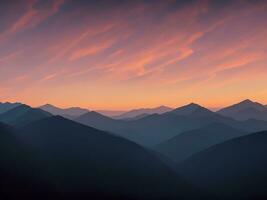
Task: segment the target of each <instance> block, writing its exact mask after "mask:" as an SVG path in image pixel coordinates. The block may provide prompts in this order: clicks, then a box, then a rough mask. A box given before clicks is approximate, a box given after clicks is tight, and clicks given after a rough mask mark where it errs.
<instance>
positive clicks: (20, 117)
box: [0, 104, 52, 127]
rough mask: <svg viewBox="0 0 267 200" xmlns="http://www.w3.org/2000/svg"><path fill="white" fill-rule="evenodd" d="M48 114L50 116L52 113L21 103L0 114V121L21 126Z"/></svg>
mask: <svg viewBox="0 0 267 200" xmlns="http://www.w3.org/2000/svg"><path fill="white" fill-rule="evenodd" d="M49 116H52V114H50V113H48V112H46V111H43V110H41V109H39V108H32V107H30V106H28V105H25V104H21V105H19V106H16V107H15V108H13V109H10V110H8V111H6V112H4V113H2V114H0V122H3V123H6V124H9V125H12V126H15V127H21V126H24V125H27V124H30V123H32V122H34V121H38V120H40V119H44V118H46V117H49Z"/></svg>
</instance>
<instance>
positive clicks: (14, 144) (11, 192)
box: [0, 123, 48, 200]
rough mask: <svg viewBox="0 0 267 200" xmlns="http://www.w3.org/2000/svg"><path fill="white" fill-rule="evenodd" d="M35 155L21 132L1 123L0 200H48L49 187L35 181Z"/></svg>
mask: <svg viewBox="0 0 267 200" xmlns="http://www.w3.org/2000/svg"><path fill="white" fill-rule="evenodd" d="M33 155H34V152H31V151H30V150H29V148H28V143H27V142H26V143H25V142H24V140H23V135H22V134H21V133H20V132H18V131H17V130H15V129H13V128H12V127H9V126H8V125H5V124H2V123H0V163H1V165H0V199H10V200H15V199H36V198H35V197H36V196H37V195H38V193H41V195H38V197H39V198H37V199H47V194H48V193H47V192H48V187H46V186H45V185H43V184H42V183H41V181H34V180H35V179H34V174H35V173H38V172H37V171H36V169H34V168H33V167H34V164H33V163H32V160H33V157H34V156H33Z"/></svg>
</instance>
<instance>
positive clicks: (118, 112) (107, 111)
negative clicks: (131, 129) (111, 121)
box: [95, 110, 126, 117]
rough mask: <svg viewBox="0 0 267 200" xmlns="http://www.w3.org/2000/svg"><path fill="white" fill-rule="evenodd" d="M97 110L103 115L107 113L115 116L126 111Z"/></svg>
mask: <svg viewBox="0 0 267 200" xmlns="http://www.w3.org/2000/svg"><path fill="white" fill-rule="evenodd" d="M95 112H98V113H100V114H101V115H105V116H108V117H115V116H118V115H121V114H123V113H125V112H126V111H125V110H96V111H95Z"/></svg>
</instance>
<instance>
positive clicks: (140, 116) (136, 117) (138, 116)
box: [121, 113, 149, 121]
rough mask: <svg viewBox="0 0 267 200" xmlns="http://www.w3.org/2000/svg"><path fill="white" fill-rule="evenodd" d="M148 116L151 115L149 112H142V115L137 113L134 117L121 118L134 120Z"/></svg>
mask: <svg viewBox="0 0 267 200" xmlns="http://www.w3.org/2000/svg"><path fill="white" fill-rule="evenodd" d="M147 116H149V114H145V113H144V114H141V115H137V116H135V117H132V118H123V119H121V120H123V121H134V120H138V119H142V118H144V117H147Z"/></svg>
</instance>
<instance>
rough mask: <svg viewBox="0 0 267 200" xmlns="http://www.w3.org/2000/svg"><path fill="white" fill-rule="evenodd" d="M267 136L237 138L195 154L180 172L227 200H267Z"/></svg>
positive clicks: (189, 179)
mask: <svg viewBox="0 0 267 200" xmlns="http://www.w3.org/2000/svg"><path fill="white" fill-rule="evenodd" d="M266 152H267V132H266V131H265V132H259V133H254V134H250V135H247V136H243V137H240V138H235V139H232V140H230V141H227V142H224V143H222V144H219V145H215V146H213V147H211V148H209V149H207V150H204V151H202V152H200V153H198V154H195V155H194V156H192V157H191V158H189V159H187V160H185V161H184V162H182V163H181V164H179V165H178V167H177V168H178V171H179V173H180V174H181V175H183V176H184V177H185V178H186V179H187V181H190V182H191V183H194V184H196V185H198V186H200V187H202V188H203V189H206V190H207V191H209V192H211V193H215V194H218V195H220V196H221V197H222V198H223V199H267V190H266V188H267V170H266V169H267V156H266Z"/></svg>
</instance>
